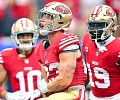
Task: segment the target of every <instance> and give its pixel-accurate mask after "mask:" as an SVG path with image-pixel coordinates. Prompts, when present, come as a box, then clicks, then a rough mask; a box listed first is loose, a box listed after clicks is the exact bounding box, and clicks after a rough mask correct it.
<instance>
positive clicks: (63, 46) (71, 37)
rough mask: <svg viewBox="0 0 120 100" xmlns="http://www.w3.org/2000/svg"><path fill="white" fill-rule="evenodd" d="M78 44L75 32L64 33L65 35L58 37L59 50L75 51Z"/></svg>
mask: <svg viewBox="0 0 120 100" xmlns="http://www.w3.org/2000/svg"><path fill="white" fill-rule="evenodd" d="M79 46H80V40H79V38H78V37H77V35H75V34H71V33H68V34H67V35H66V34H65V37H63V38H61V39H60V42H59V51H60V52H64V51H75V50H77V49H79Z"/></svg>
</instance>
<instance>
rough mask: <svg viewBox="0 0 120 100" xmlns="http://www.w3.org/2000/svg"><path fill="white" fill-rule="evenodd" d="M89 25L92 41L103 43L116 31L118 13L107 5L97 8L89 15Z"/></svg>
mask: <svg viewBox="0 0 120 100" xmlns="http://www.w3.org/2000/svg"><path fill="white" fill-rule="evenodd" d="M87 24H88V32H89V33H90V36H91V39H92V40H95V39H97V41H103V40H105V39H107V38H108V37H109V36H110V35H111V34H112V33H113V31H114V28H115V26H116V24H117V17H116V13H115V12H114V11H113V9H112V8H111V7H109V6H107V5H99V6H96V7H94V8H93V9H92V10H91V12H90V13H89V16H88V19H87Z"/></svg>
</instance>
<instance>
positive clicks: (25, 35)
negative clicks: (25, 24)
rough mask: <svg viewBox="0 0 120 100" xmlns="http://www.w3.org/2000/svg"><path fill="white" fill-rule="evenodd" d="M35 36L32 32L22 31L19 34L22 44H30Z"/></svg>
mask: <svg viewBox="0 0 120 100" xmlns="http://www.w3.org/2000/svg"><path fill="white" fill-rule="evenodd" d="M32 37H33V34H32V33H21V34H18V35H17V38H18V39H19V41H20V43H21V44H30V41H31V39H32Z"/></svg>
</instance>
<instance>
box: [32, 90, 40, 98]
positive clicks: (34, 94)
mask: <svg viewBox="0 0 120 100" xmlns="http://www.w3.org/2000/svg"><path fill="white" fill-rule="evenodd" d="M40 95H41V92H40V91H39V90H38V89H36V90H34V91H33V92H32V94H31V97H30V100H34V99H35V98H38V97H40Z"/></svg>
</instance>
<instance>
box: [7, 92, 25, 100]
mask: <svg viewBox="0 0 120 100" xmlns="http://www.w3.org/2000/svg"><path fill="white" fill-rule="evenodd" d="M24 98H25V94H24V93H23V92H21V91H17V92H13V93H10V92H8V93H7V94H6V100H24Z"/></svg>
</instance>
